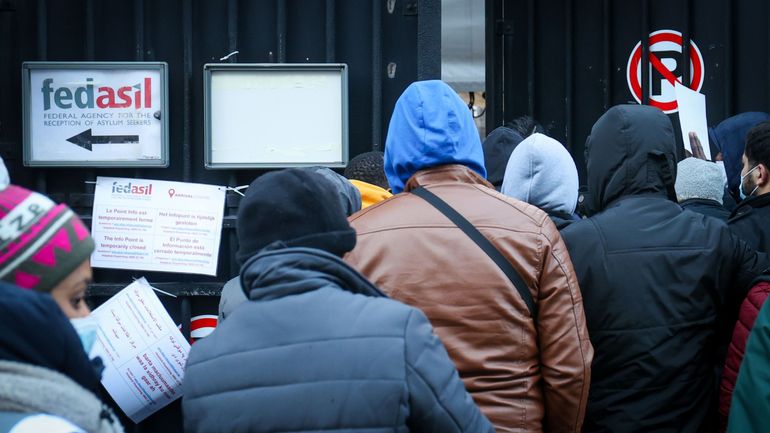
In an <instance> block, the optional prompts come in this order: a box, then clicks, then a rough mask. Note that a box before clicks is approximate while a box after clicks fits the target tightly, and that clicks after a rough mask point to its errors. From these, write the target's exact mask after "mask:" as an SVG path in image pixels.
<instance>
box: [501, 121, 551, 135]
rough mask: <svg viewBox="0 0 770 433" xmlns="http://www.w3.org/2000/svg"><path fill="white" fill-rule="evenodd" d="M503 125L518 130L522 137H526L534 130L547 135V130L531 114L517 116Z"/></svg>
mask: <svg viewBox="0 0 770 433" xmlns="http://www.w3.org/2000/svg"><path fill="white" fill-rule="evenodd" d="M505 126H506V127H508V128H511V129H513V130H514V131H516V132H518V133H519V135H521V136H522V137H523V138H527V137H529V136H530V135H532V134H534V133H536V132H539V133H541V134H544V135H548V131H546V130H545V128H544V127H543V125H541V124H540V123H539V122H538V121H537V120H535V119H533V118H532V117H531V116H519V117H517V118H515V119H513V120H512V121H511V122H506V124H505Z"/></svg>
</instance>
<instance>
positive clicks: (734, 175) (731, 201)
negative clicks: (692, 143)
mask: <svg viewBox="0 0 770 433" xmlns="http://www.w3.org/2000/svg"><path fill="white" fill-rule="evenodd" d="M767 120H770V114H767V113H763V112H759V111H749V112H745V113H740V114H736V115H735V116H733V117H729V118H727V119H725V120H723V121H721V122H720V123H719V124H718V125H717V126H714V127H712V128H709V130H708V134H709V142H710V143H711V144H713V145H714V147H715V148H716V149H717V150H719V154H721V159H722V161H724V166H725V174H727V189H728V191H729V192H730V197H725V198H726V199H728V201H726V202H725V206H726V207H727V208H728V210H733V209H734V208H735V202H736V201H738V200H739V192H740V191H739V189H738V188H739V187H740V184H741V170H742V169H743V161H742V158H743V148H744V146H745V143H746V134H748V132H749V130H750V129H751V128H753V127H754V126H756V125H758V124H760V123H762V122H764V121H767ZM715 159H717V160H718V159H719V157H717V158H715Z"/></svg>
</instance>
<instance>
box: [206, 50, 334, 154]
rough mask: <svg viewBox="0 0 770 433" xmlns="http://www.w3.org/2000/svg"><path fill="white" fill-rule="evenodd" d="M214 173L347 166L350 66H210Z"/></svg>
mask: <svg viewBox="0 0 770 433" xmlns="http://www.w3.org/2000/svg"><path fill="white" fill-rule="evenodd" d="M203 70H204V80H203V81H204V123H205V127H204V130H205V139H204V143H205V152H204V154H205V163H206V168H212V169H232V168H281V167H298V166H310V165H323V166H327V167H344V166H345V165H346V164H347V162H348V71H347V65H345V64H274V63H272V64H235V63H227V64H207V65H205V66H204V69H203Z"/></svg>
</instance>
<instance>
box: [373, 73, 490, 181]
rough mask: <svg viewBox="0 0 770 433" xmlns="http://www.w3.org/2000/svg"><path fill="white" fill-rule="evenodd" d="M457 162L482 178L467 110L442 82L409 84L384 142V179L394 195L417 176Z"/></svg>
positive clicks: (480, 154)
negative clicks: (422, 172)
mask: <svg viewBox="0 0 770 433" xmlns="http://www.w3.org/2000/svg"><path fill="white" fill-rule="evenodd" d="M447 164H461V165H464V166H466V167H468V168H470V169H472V170H473V171H475V172H476V173H478V174H479V175H481V176H483V177H484V178H486V177H487V171H486V169H485V168H484V152H483V150H482V147H481V139H480V138H479V131H478V129H476V124H475V123H474V122H473V116H471V112H470V110H468V107H467V106H466V105H465V103H464V102H463V101H462V99H460V97H459V96H458V95H457V93H455V91H454V90H452V88H451V87H449V86H448V85H447V84H446V83H444V82H443V81H439V80H431V81H418V82H416V83H412V84H411V85H410V86H409V87H407V89H406V90H405V91H404V93H403V94H402V95H401V97H400V98H398V101H397V102H396V107H395V108H394V110H393V117H391V119H390V125H389V127H388V137H387V140H386V141H385V175H386V176H387V177H388V183H390V188H391V190H392V191H393V194H398V193H400V192H402V191H403V190H404V184H406V182H407V181H408V180H409V178H410V177H412V175H413V174H415V173H416V172H418V171H420V170H423V169H426V168H431V167H435V166H439V165H447Z"/></svg>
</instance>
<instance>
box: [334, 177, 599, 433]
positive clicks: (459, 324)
mask: <svg viewBox="0 0 770 433" xmlns="http://www.w3.org/2000/svg"><path fill="white" fill-rule="evenodd" d="M418 186H424V187H427V188H428V189H430V191H431V192H433V193H434V194H436V195H438V196H439V197H440V198H442V199H443V200H444V201H446V202H447V203H448V204H449V205H451V206H452V207H454V208H455V209H456V210H457V211H458V212H460V213H461V214H462V215H463V216H464V217H465V218H466V219H468V220H469V221H471V222H472V223H473V224H474V225H475V226H476V228H478V229H479V230H480V231H481V232H482V233H483V234H484V235H485V236H486V237H487V238H489V239H490V240H491V241H492V242H493V243H494V244H495V245H496V246H497V247H498V248H499V249H500V250H501V251H502V252H503V254H504V255H505V256H506V257H507V258H508V259H509V260H510V261H511V263H512V264H513V265H514V266H515V267H516V269H517V270H518V271H519V273H520V274H521V275H522V278H523V279H524V280H525V282H527V284H528V286H529V289H530V291H531V292H532V296H533V298H534V299H535V303H536V304H537V309H538V320H537V323H534V322H533V320H532V317H531V316H530V314H529V311H528V309H527V306H526V304H525V303H524V301H523V300H522V299H521V296H520V295H519V293H518V292H517V291H516V289H515V288H514V287H513V285H512V284H511V282H510V280H509V279H508V278H507V277H506V276H505V274H503V272H502V271H501V270H500V269H499V268H498V267H497V265H495V263H494V262H493V261H492V260H491V259H490V258H489V257H487V255H486V254H485V253H484V252H483V251H482V250H481V249H480V248H479V247H478V246H477V245H476V244H474V243H473V241H472V240H470V239H469V238H468V237H467V236H466V235H465V234H464V233H463V232H462V231H461V230H460V229H459V228H457V227H456V226H455V225H454V224H453V223H452V222H450V221H449V220H448V219H447V218H446V217H444V216H443V215H442V214H441V213H439V211H437V210H436V209H435V208H433V207H432V206H431V205H430V204H428V203H427V202H425V201H423V200H422V199H421V198H419V197H417V196H415V195H414V194H409V193H408V191H410V190H411V189H414V188H417V187H418ZM350 223H351V225H352V226H353V227H354V228H355V229H356V231H357V232H358V244H357V246H356V248H355V249H354V250H353V251H352V252H351V253H349V254H348V255H347V256H346V257H345V260H346V261H347V262H348V263H350V264H351V265H353V266H354V267H356V268H357V269H358V270H360V271H361V272H362V273H363V274H364V275H365V276H366V277H368V278H369V279H370V280H371V281H372V282H374V283H375V284H376V285H377V286H379V287H380V288H382V289H383V290H384V291H385V292H386V293H387V294H388V295H390V296H391V297H392V298H395V299H397V300H400V301H402V302H404V303H407V304H410V305H413V306H416V307H419V308H420V309H422V311H424V312H425V314H426V315H427V316H428V318H430V320H431V322H432V323H433V326H434V328H435V330H436V333H437V334H438V335H439V337H440V338H441V340H442V341H443V343H444V345H445V346H446V349H447V351H448V352H449V355H450V357H451V358H452V359H453V360H454V362H455V364H456V366H457V369H458V370H459V372H460V376H461V377H462V378H463V381H464V382H465V386H466V388H468V391H469V392H470V393H471V395H472V396H473V398H474V399H475V400H476V403H478V405H479V407H480V408H481V410H482V412H484V414H485V415H486V416H487V417H488V418H489V420H490V421H492V423H493V424H494V425H495V427H496V429H497V431H498V432H540V431H548V432H580V429H581V426H582V424H583V415H584V413H585V408H586V401H587V398H588V387H589V384H590V382H591V377H590V376H591V374H590V372H591V360H592V359H593V348H592V347H591V343H590V341H589V340H588V331H587V330H586V321H585V316H584V314H583V301H582V297H581V295H580V289H579V288H578V283H577V279H576V277H575V272H574V270H573V269H572V262H571V261H570V258H569V256H568V253H567V249H566V248H565V246H564V243H563V242H562V240H561V237H560V236H559V232H558V231H557V230H556V227H555V226H554V225H553V223H552V222H551V220H550V219H549V218H548V216H547V215H546V214H545V213H544V212H542V211H541V210H539V209H537V208H535V207H533V206H530V205H528V204H526V203H523V202H520V201H517V200H514V199H512V198H509V197H506V196H504V195H502V194H500V193H498V192H496V191H495V190H494V189H492V186H491V184H489V183H488V182H487V181H486V180H484V179H483V178H482V177H481V176H479V175H478V174H476V173H475V172H473V171H472V170H470V169H468V168H466V167H464V166H461V165H445V166H439V167H434V168H431V169H427V170H422V171H419V172H417V173H416V174H415V175H414V176H412V177H411V178H410V179H409V181H408V182H407V184H406V187H405V193H403V194H399V195H397V196H395V197H393V198H391V199H389V200H386V201H384V202H381V203H378V204H376V205H374V206H372V207H369V208H367V209H365V210H363V211H361V212H359V213H357V214H355V215H353V216H352V217H350Z"/></svg>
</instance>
